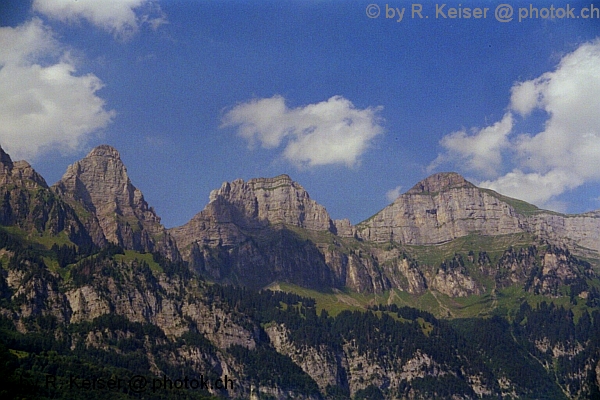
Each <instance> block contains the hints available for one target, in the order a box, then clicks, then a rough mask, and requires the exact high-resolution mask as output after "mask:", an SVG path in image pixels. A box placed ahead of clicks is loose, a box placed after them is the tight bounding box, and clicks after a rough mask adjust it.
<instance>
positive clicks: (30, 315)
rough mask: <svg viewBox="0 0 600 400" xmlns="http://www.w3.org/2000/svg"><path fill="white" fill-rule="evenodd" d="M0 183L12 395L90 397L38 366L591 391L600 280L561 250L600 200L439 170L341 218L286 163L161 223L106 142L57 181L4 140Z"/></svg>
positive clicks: (372, 394)
mask: <svg viewBox="0 0 600 400" xmlns="http://www.w3.org/2000/svg"><path fill="white" fill-rule="evenodd" d="M0 182H2V183H1V184H0V194H1V195H3V197H4V201H3V202H0V218H1V220H0V223H1V224H2V226H1V227H0V344H1V345H0V358H1V359H2V361H4V360H8V361H9V362H7V363H4V362H3V363H2V366H3V369H2V373H3V374H4V375H7V376H9V378H10V379H12V380H11V381H10V382H14V383H15V384H14V385H8V386H7V387H8V388H9V389H15V388H16V389H17V391H20V390H21V389H22V388H24V387H27V388H30V389H31V388H34V389H35V390H36V392H35V393H36V394H37V396H36V395H33V394H29V395H25V394H23V395H20V396H15V397H44V396H45V397H46V398H63V397H69V398H89V396H90V394H91V393H90V390H89V388H86V387H84V386H83V385H74V386H75V387H73V388H72V389H73V390H72V391H70V392H69V393H68V394H64V393H60V390H53V388H50V389H49V388H48V385H46V387H45V388H44V387H43V382H44V379H45V381H46V382H47V381H48V378H47V376H48V375H44V373H46V372H48V371H56V375H57V382H59V384H58V385H57V386H61V384H60V382H62V383H64V385H62V388H66V387H67V386H68V385H69V374H71V375H73V376H74V375H77V376H78V377H80V378H77V379H78V382H82V379H86V378H89V377H92V378H94V379H95V378H97V377H100V376H106V377H109V376H122V377H124V379H126V377H127V376H130V375H135V376H136V377H144V376H147V378H146V379H148V380H147V382H150V381H151V380H152V379H154V380H153V382H157V381H158V380H160V381H161V382H165V385H166V380H167V379H171V380H173V381H176V380H177V379H178V377H182V376H189V377H193V376H196V377H197V376H198V373H199V371H200V373H202V374H204V375H202V376H205V377H207V378H210V379H212V380H213V382H214V381H215V380H217V379H221V380H223V378H225V379H227V378H230V379H233V380H235V381H236V384H235V385H234V386H232V387H229V388H228V389H227V390H226V391H220V390H216V389H215V388H210V387H209V388H207V389H206V390H200V391H199V392H197V393H196V392H194V393H192V392H189V393H183V392H181V393H177V394H176V395H177V396H178V397H179V395H180V394H182V395H183V397H185V398H198V399H207V398H209V396H210V398H215V396H217V397H219V398H230V399H231V398H262V397H263V396H268V398H275V399H277V400H284V399H287V398H292V397H293V398H300V399H311V400H324V399H327V400H335V399H351V398H352V399H364V398H380V399H381V398H383V399H392V398H415V399H417V398H444V399H446V398H447V399H457V398H460V399H473V398H491V397H493V398H517V397H528V398H536V397H543V398H553V399H554V398H556V399H562V398H582V397H594V396H595V395H596V394H597V393H600V378H599V377H600V350H598V349H600V345H599V343H600V342H599V340H600V339H599V338H600V335H599V334H598V332H600V313H599V312H598V307H600V293H599V291H598V287H600V280H599V279H598V271H597V269H596V270H594V268H593V266H592V265H591V264H590V263H589V262H588V261H587V260H586V259H584V258H581V257H580V254H584V253H585V252H584V251H582V249H583V248H577V247H573V246H572V245H577V243H580V244H581V245H585V244H587V243H588V242H586V240H587V239H586V235H585V234H586V233H587V234H590V233H591V234H592V235H593V238H592V239H594V238H597V237H598V235H597V233H598V229H597V226H596V225H594V224H595V223H596V222H597V221H596V220H597V219H598V218H597V217H596V214H595V213H591V214H587V215H578V216H575V217H565V216H563V215H560V214H548V213H543V212H537V211H535V209H526V211H527V210H530V211H531V210H533V211H535V212H531V213H527V212H525V213H520V212H519V207H520V206H523V205H522V204H520V203H518V200H515V199H508V198H505V197H503V196H502V195H499V194H497V193H495V192H493V191H489V190H487V189H480V188H477V187H475V186H474V185H472V184H471V183H470V182H468V181H466V180H465V179H464V178H463V177H462V176H460V175H458V174H456V173H440V174H434V175H432V176H430V177H428V178H426V179H425V180H423V181H421V182H419V183H417V184H416V185H415V186H414V187H413V188H411V189H409V191H407V192H406V193H404V194H402V195H400V196H399V197H398V199H396V201H394V202H393V203H391V204H390V205H388V206H387V207H386V208H384V209H383V210H382V211H380V212H378V213H377V214H375V215H374V218H372V219H370V220H367V221H363V223H362V225H361V224H357V225H356V226H352V225H351V224H350V222H349V221H347V220H332V219H331V216H330V215H329V214H328V212H327V210H326V209H325V207H323V206H322V205H320V204H318V203H317V202H316V201H315V200H313V199H312V198H311V197H310V196H309V194H308V193H307V191H306V190H305V189H304V188H303V187H302V186H301V185H300V184H298V183H296V182H294V181H293V180H292V179H291V178H290V177H289V176H287V175H279V176H276V177H273V178H255V179H250V180H248V181H243V180H241V179H239V180H235V181H232V182H225V183H223V185H221V187H220V188H218V189H215V190H214V191H212V192H211V194H210V197H209V203H208V204H207V206H206V207H205V208H204V209H203V210H202V211H200V212H199V213H198V214H197V215H196V216H195V217H194V218H192V219H191V220H190V222H189V223H188V224H186V226H183V227H177V228H171V229H169V230H167V229H165V228H164V226H162V225H161V224H160V219H159V218H158V216H157V215H156V213H154V211H153V210H152V208H151V207H150V206H149V205H148V204H147V202H145V200H144V198H143V195H142V193H141V191H140V190H139V189H137V188H136V187H135V186H133V183H132V182H131V181H130V179H129V177H128V175H127V171H126V167H125V165H124V164H123V162H122V160H121V159H120V155H119V153H118V151H117V150H116V149H114V148H112V147H110V146H101V147H98V148H95V149H93V150H92V151H91V152H90V153H89V154H88V156H86V157H85V158H84V159H82V160H80V161H78V162H76V163H74V164H72V165H71V166H70V167H69V168H68V169H67V172H66V173H65V175H64V176H63V179H61V180H60V181H59V182H57V184H55V185H53V186H52V187H48V185H47V184H46V183H45V181H44V180H43V178H42V177H41V176H39V174H37V173H36V172H35V171H34V170H33V168H31V166H29V164H27V163H26V162H19V161H17V162H13V161H12V160H11V159H10V156H8V154H5V153H3V152H2V151H0ZM506 199H508V200H506ZM511 203H512V204H511ZM421 220H423V221H421ZM94 224H95V225H94ZM569 224H570V225H569ZM586 224H587V225H586ZM94 226H95V228H94ZM134 227H135V229H133V228H134ZM498 227H503V228H502V229H504V230H500V229H498ZM91 228H94V229H97V230H96V231H93V230H92V229H91ZM575 228H576V229H575ZM482 229H487V230H488V231H487V232H488V233H489V234H488V235H485V234H482ZM561 229H562V231H561ZM577 229H578V230H577ZM536 230H539V232H537V231H536ZM536 232H537V233H536ZM572 232H575V233H574V234H573V236H574V237H575V239H574V240H572V243H567V242H568V240H567V239H568V237H567V236H570V235H571V234H572ZM88 233H91V234H93V235H95V234H97V235H99V236H98V237H95V238H94V240H95V241H96V242H95V246H96V247H93V246H90V245H89V243H91V242H92V238H91V237H90V235H89V234H88ZM390 233H391V234H392V235H393V236H392V237H390V236H388V234H390ZM500 233H501V234H500ZM538 233H539V234H538ZM86 235H87V236H86ZM111 235H112V236H111ZM402 235H404V236H402ZM444 235H445V236H444ZM552 235H554V236H552ZM579 237H581V238H579ZM98 238H101V239H104V243H103V244H101V243H98V240H99V239H98ZM169 238H170V239H169ZM440 238H442V239H444V238H449V239H450V240H449V241H445V242H443V243H437V244H427V245H423V244H416V243H423V242H424V241H427V240H439V239H440ZM565 238H566V239H565ZM165 239H168V240H170V242H169V241H165ZM86 243H87V245H86ZM570 249H572V250H573V251H571V250H570ZM175 250H176V251H177V253H174V251H175ZM587 251H588V252H593V249H587ZM585 254H587V253H585ZM264 288H268V289H267V290H264ZM255 289H256V290H255ZM279 290H282V291H279ZM302 293H306V294H310V296H304V295H303V294H302ZM309 297H312V298H309ZM547 302H548V303H549V304H548V303H547ZM411 307H414V308H411ZM416 308H418V309H416ZM15 365H17V366H19V368H17V369H15V367H14V366H15ZM524 370H525V371H527V374H523V373H522V371H524ZM6 371H8V372H7V373H6V374H5V372H6ZM11 372H12V373H11ZM4 375H3V376H4ZM159 376H161V378H160V379H159V378H157V377H159ZM19 377H21V378H22V377H25V379H22V380H21V381H18V379H20V378H19ZM70 379H71V382H72V381H73V378H72V377H71V378H70ZM16 382H21V383H20V384H17V383H16ZM23 382H24V383H23ZM69 389H71V387H69ZM83 389H86V390H83ZM104 389H106V386H105V387H104ZM163 389H164V388H163ZM31 390H33V389H31ZM93 390H94V391H95V393H92V395H94V396H95V397H99V398H100V397H103V398H104V397H106V398H108V397H115V396H118V395H119V394H122V396H121V397H120V398H125V397H126V396H129V394H128V393H124V392H123V393H116V392H113V393H110V391H109V390H104V391H102V388H100V389H98V388H93ZM163 394H164V395H163ZM188 394H189V397H186V396H188ZM196 394H197V396H196ZM142 396H143V397H144V398H146V397H147V398H152V399H154V398H160V399H163V398H171V397H172V396H171V393H166V392H164V393H158V392H157V393H154V391H153V392H152V393H149V392H146V393H144V394H142ZM253 396H255V397H253ZM115 398H116V397H115ZM127 398H129V397H127Z"/></svg>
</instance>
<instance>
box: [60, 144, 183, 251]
mask: <svg viewBox="0 0 600 400" xmlns="http://www.w3.org/2000/svg"><path fill="white" fill-rule="evenodd" d="M54 189H55V190H56V192H57V193H58V194H60V195H61V196H62V197H63V198H65V199H66V200H67V201H70V202H71V203H75V204H80V205H82V206H83V208H84V209H85V211H86V212H87V220H86V225H87V226H88V227H89V228H90V230H91V231H92V233H93V234H94V235H95V236H96V237H97V238H98V237H99V236H100V235H102V236H104V237H105V238H106V240H108V241H109V242H111V243H114V244H117V245H119V246H122V247H123V248H125V249H131V250H139V251H148V252H155V251H157V252H160V253H162V254H163V255H165V256H167V257H169V258H171V259H176V258H178V257H179V255H178V251H177V247H176V244H175V242H174V241H173V239H172V238H171V236H170V235H169V234H168V232H167V231H166V230H165V228H164V227H163V226H162V225H161V223H160V218H159V217H158V216H157V215H156V213H155V212H154V210H153V209H152V208H151V207H149V206H148V203H147V202H146V200H144V196H143V194H142V192H141V191H140V190H138V189H137V188H136V187H135V186H133V184H132V183H131V180H130V179H129V177H128V175H127V169H126V168H125V165H124V164H123V162H122V161H121V156H120V154H119V152H118V151H117V150H116V149H114V148H113V147H111V146H107V145H102V146H98V147H96V148H95V149H93V150H92V151H91V152H90V153H89V154H88V155H87V156H86V157H85V158H83V159H82V160H80V161H77V162H75V163H74V164H72V165H70V166H69V167H68V168H67V172H65V174H64V175H63V177H62V179H61V180H60V181H58V182H57V183H56V184H55V185H54ZM96 224H97V225H99V227H100V232H98V231H97V230H96V229H94V228H95V226H96Z"/></svg>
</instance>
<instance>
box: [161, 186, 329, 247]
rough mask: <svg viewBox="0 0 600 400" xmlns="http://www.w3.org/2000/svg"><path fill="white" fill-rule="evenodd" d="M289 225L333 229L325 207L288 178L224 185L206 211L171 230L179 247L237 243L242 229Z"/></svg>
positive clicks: (322, 229)
mask: <svg viewBox="0 0 600 400" xmlns="http://www.w3.org/2000/svg"><path fill="white" fill-rule="evenodd" d="M277 224H286V225H293V226H297V227H299V228H304V229H308V230H316V231H329V230H332V229H333V222H332V221H331V218H330V217H329V214H328V213H327V210H325V207H323V206H321V205H320V204H318V203H317V202H316V201H314V200H312V199H311V198H310V196H309V195H308V193H307V192H306V190H304V188H303V187H302V186H300V185H299V184H298V183H296V182H294V181H292V179H291V178H290V177H289V176H287V175H279V176H276V177H274V178H257V179H250V180H249V181H247V182H244V181H243V180H241V179H238V180H235V181H233V182H231V183H230V182H225V183H223V185H222V186H221V188H220V189H217V190H213V191H212V192H211V193H210V201H209V203H208V205H207V206H206V208H205V209H204V210H203V211H202V212H200V213H198V214H197V215H196V216H195V217H193V218H192V220H191V221H190V222H188V223H187V224H185V225H183V226H181V227H179V228H174V229H172V230H171V232H172V234H173V236H174V237H175V238H176V239H177V243H178V244H179V246H180V247H182V248H184V247H186V246H188V245H189V244H190V243H192V242H198V241H199V239H201V241H202V242H203V243H205V244H214V243H220V244H222V245H234V244H238V243H240V242H241V241H243V239H244V238H245V237H246V235H245V234H243V233H242V231H243V230H249V229H261V228H265V227H268V226H269V225H277Z"/></svg>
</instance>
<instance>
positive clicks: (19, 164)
mask: <svg viewBox="0 0 600 400" xmlns="http://www.w3.org/2000/svg"><path fill="white" fill-rule="evenodd" d="M9 183H12V184H15V185H17V186H24V187H27V188H29V189H33V188H36V187H42V188H47V187H48V184H47V183H46V180H45V179H44V178H43V177H42V176H41V175H40V174H38V173H37V172H36V171H35V170H34V169H33V167H32V166H31V165H30V164H29V163H28V162H27V161H24V160H21V161H13V160H12V158H11V157H10V155H8V153H6V152H5V151H4V149H2V147H0V184H2V185H5V184H9Z"/></svg>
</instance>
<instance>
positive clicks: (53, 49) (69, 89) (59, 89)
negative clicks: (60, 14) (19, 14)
mask: <svg viewBox="0 0 600 400" xmlns="http://www.w3.org/2000/svg"><path fill="white" fill-rule="evenodd" d="M101 87H102V82H101V81H100V79H99V78H98V77H96V76H95V75H93V74H87V75H81V76H78V75H76V67H75V65H74V63H73V61H72V60H70V59H69V54H68V52H66V51H65V50H63V49H61V46H60V43H58V42H57V41H56V40H55V39H54V37H53V34H52V31H51V30H50V29H49V28H47V27H45V26H44V25H43V23H42V22H41V21H40V20H39V19H33V20H31V21H29V22H27V23H25V24H23V25H20V26H18V27H16V28H12V27H2V28H0V121H2V123H0V144H1V145H2V147H3V148H4V149H5V150H7V151H8V152H9V153H10V154H11V155H13V156H14V157H16V158H32V157H35V156H36V155H37V154H39V153H40V152H42V151H43V150H45V149H49V148H58V149H60V150H61V151H69V150H76V149H77V148H78V147H79V146H80V145H81V144H82V142H83V141H84V140H85V138H86V137H87V136H88V135H89V134H90V133H92V132H94V131H96V130H98V129H100V128H103V127H105V126H106V125H108V123H110V122H111V120H112V118H113V117H114V112H113V111H107V110H106V109H105V102H104V100H103V99H101V98H100V97H98V96H97V95H96V92H97V91H98V90H99V89H100V88H101Z"/></svg>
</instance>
